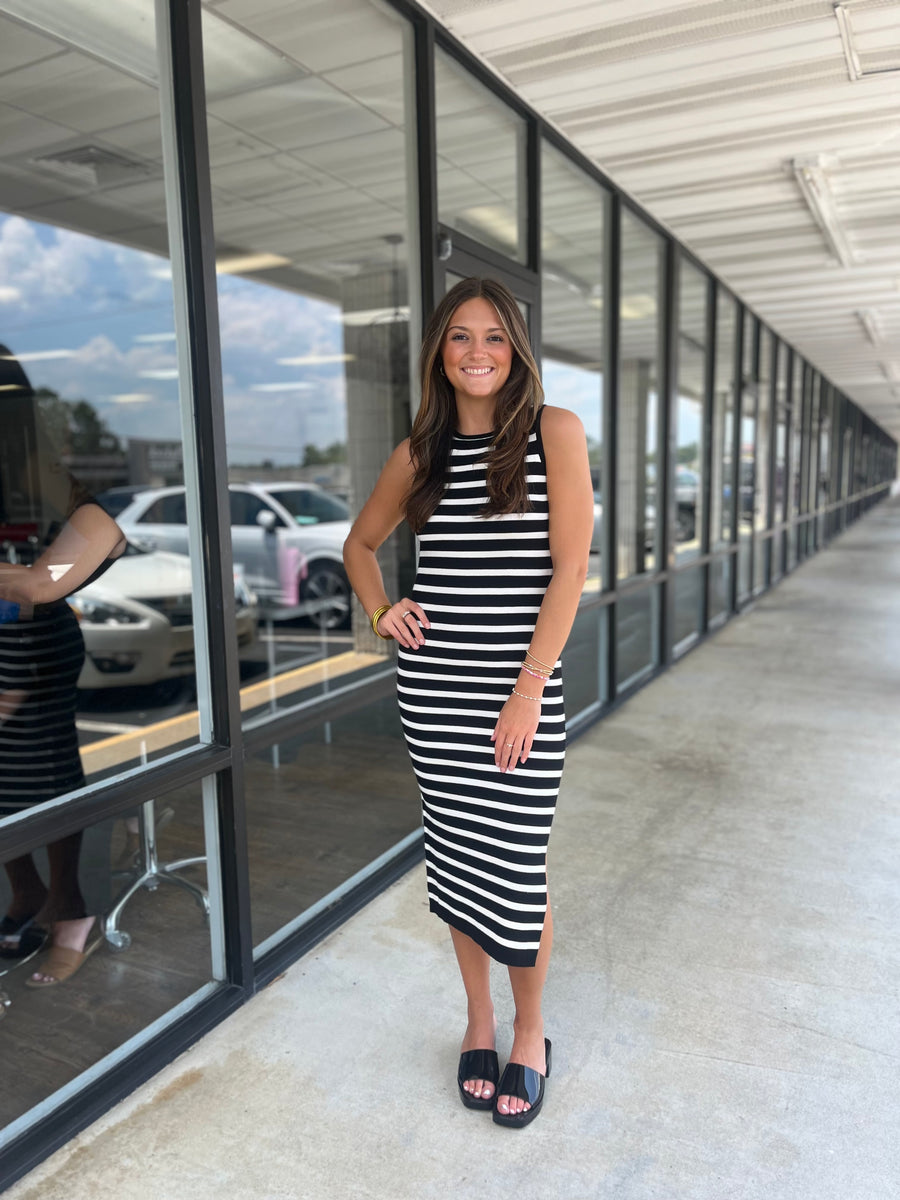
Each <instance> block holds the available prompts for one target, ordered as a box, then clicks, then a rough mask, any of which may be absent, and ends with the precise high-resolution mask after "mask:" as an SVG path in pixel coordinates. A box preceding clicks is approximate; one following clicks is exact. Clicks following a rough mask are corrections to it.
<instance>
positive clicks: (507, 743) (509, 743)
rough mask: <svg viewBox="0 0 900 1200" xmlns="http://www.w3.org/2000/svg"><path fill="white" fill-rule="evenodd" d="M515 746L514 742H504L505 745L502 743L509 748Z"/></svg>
mask: <svg viewBox="0 0 900 1200" xmlns="http://www.w3.org/2000/svg"><path fill="white" fill-rule="evenodd" d="M515 744H516V743H515V742H505V743H504V745H506V746H509V747H512V746H514V745H515Z"/></svg>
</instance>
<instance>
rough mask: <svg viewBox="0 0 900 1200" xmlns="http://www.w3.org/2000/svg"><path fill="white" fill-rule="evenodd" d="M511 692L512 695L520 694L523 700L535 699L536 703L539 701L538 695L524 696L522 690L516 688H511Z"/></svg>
mask: <svg viewBox="0 0 900 1200" xmlns="http://www.w3.org/2000/svg"><path fill="white" fill-rule="evenodd" d="M512 694H513V695H514V696H521V697H522V699H523V700H537V702H538V704H540V702H541V698H540V696H526V695H525V693H524V692H520V691H519V690H518V689H517V688H513V690H512Z"/></svg>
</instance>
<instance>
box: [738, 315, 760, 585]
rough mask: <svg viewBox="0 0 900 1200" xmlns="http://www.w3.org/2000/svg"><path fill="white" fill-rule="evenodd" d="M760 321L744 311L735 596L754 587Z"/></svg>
mask: <svg viewBox="0 0 900 1200" xmlns="http://www.w3.org/2000/svg"><path fill="white" fill-rule="evenodd" d="M758 353H759V323H758V322H757V320H756V319H755V317H753V316H752V315H751V314H750V313H745V314H744V348H743V358H742V365H741V455H740V461H739V463H738V543H739V545H738V599H739V600H746V599H747V597H748V596H749V595H750V593H751V591H752V589H753V578H752V573H751V571H752V558H753V520H754V514H755V511H756V466H757V464H756V408H757V402H758V377H757V364H758Z"/></svg>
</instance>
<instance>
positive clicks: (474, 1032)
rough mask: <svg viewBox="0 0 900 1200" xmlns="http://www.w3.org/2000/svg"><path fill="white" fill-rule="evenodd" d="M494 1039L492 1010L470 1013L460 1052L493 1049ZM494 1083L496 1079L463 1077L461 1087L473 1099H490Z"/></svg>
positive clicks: (494, 1029) (494, 1027) (495, 1029)
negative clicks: (482, 1012)
mask: <svg viewBox="0 0 900 1200" xmlns="http://www.w3.org/2000/svg"><path fill="white" fill-rule="evenodd" d="M496 1040H497V1020H496V1017H495V1016H494V1013H493V1010H491V1012H490V1013H484V1014H473V1013H470V1014H469V1024H468V1027H467V1029H466V1036H465V1037H464V1038H463V1041H462V1046H461V1047H460V1054H465V1053H466V1051H467V1050H493V1049H494V1046H495V1044H496ZM496 1084H497V1081H496V1079H465V1080H463V1081H462V1083H461V1087H462V1089H463V1091H464V1092H466V1093H467V1094H468V1095H469V1096H471V1097H472V1098H473V1099H474V1100H484V1101H489V1100H491V1101H492V1100H493V1098H494V1089H495V1087H496Z"/></svg>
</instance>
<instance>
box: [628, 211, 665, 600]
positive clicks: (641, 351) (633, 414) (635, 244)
mask: <svg viewBox="0 0 900 1200" xmlns="http://www.w3.org/2000/svg"><path fill="white" fill-rule="evenodd" d="M662 269H663V243H662V239H661V238H660V237H659V236H658V235H657V234H655V233H654V232H653V231H652V230H651V229H649V228H648V227H647V225H645V224H644V222H643V221H641V220H640V219H639V218H638V217H636V216H635V215H634V214H633V213H631V212H628V211H623V213H622V280H621V300H620V306H619V318H620V324H619V330H620V342H621V345H620V383H619V412H618V420H617V429H618V438H617V445H616V473H617V489H616V522H617V526H618V528H617V529H616V546H617V562H616V574H617V577H618V578H619V579H627V578H628V577H630V576H632V575H642V574H644V573H645V572H648V571H652V570H654V569H655V567H656V563H657V559H658V554H659V512H658V508H659V506H658V500H657V481H658V466H659V415H660V414H659V390H658V389H659V362H660V313H661V308H662V305H661V286H662Z"/></svg>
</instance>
